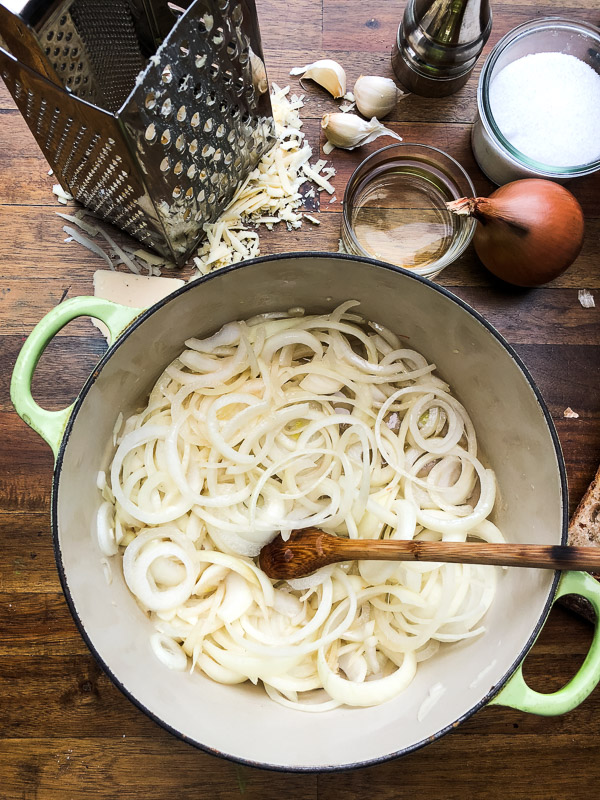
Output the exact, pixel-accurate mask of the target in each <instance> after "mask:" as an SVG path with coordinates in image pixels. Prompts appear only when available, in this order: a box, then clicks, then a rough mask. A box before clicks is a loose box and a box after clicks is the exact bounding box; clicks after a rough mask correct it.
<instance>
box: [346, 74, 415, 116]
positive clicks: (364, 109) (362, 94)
mask: <svg viewBox="0 0 600 800" xmlns="http://www.w3.org/2000/svg"><path fill="white" fill-rule="evenodd" d="M353 94H354V100H355V102H356V107H357V108H358V110H359V111H360V113H361V114H362V115H363V116H365V117H367V119H371V117H377V118H378V119H380V118H382V117H385V116H387V115H388V114H389V113H390V111H393V110H394V108H395V107H396V104H397V103H398V101H399V100H400V98H401V97H403V96H404V92H401V91H400V89H398V87H397V86H396V84H395V83H394V81H393V80H392V79H391V78H381V77H379V76H378V75H361V76H360V77H359V78H358V80H357V81H356V83H355V84H354V92H353Z"/></svg>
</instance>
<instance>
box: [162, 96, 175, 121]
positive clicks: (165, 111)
mask: <svg viewBox="0 0 600 800" xmlns="http://www.w3.org/2000/svg"><path fill="white" fill-rule="evenodd" d="M172 111H173V103H172V102H171V99H170V98H169V97H167V99H166V100H165V101H164V103H163V104H162V106H161V108H160V113H161V114H162V116H163V117H168V116H169V115H170V114H171V112H172Z"/></svg>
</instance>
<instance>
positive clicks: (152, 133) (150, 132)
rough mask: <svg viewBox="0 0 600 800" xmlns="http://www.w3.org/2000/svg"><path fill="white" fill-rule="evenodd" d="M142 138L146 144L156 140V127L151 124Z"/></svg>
mask: <svg viewBox="0 0 600 800" xmlns="http://www.w3.org/2000/svg"><path fill="white" fill-rule="evenodd" d="M144 138H145V139H146V141H147V142H153V141H154V140H155V139H156V125H155V124H154V123H153V122H151V123H150V125H148V127H147V128H146V131H145V133H144Z"/></svg>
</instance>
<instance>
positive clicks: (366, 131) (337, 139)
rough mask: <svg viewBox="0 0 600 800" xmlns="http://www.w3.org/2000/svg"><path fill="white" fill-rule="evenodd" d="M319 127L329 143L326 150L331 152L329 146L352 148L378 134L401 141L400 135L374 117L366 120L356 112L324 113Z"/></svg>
mask: <svg viewBox="0 0 600 800" xmlns="http://www.w3.org/2000/svg"><path fill="white" fill-rule="evenodd" d="M321 127H322V128H323V130H324V131H325V135H326V136H327V142H328V144H329V145H330V147H329V149H328V151H327V152H331V146H333V147H340V148H341V149H343V150H354V148H355V147H360V146H361V145H363V144H368V142H372V141H373V140H374V139H377V138H378V137H379V136H391V137H393V138H394V139H398V140H399V141H400V142H401V141H402V137H401V136H398V134H397V133H394V131H391V130H390V129H389V128H386V127H385V126H384V125H382V124H381V122H379V120H378V119H377V118H376V117H373V118H372V119H371V120H369V121H368V122H367V120H365V119H361V118H360V117H359V116H357V115H356V114H349V113H348V114H342V113H337V114H325V115H324V116H323V119H322V120H321Z"/></svg>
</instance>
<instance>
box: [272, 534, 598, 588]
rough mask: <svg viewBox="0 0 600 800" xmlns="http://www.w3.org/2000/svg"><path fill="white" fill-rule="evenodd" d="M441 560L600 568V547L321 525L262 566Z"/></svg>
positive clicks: (289, 568)
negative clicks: (353, 533)
mask: <svg viewBox="0 0 600 800" xmlns="http://www.w3.org/2000/svg"><path fill="white" fill-rule="evenodd" d="M355 559H361V560H363V561H364V560H368V561H442V562H452V563H457V564H495V565H497V566H500V567H538V568H540V569H580V570H587V571H588V572H591V571H594V572H597V571H600V548H597V547H571V546H569V545H566V546H564V545H552V544H488V542H423V541H413V540H410V541H405V540H399V539H386V540H380V539H344V538H341V537H338V536H332V535H331V534H329V533H325V532H324V531H321V530H319V529H318V528H306V529H305V530H299V531H292V534H291V536H290V538H289V539H288V540H287V542H284V541H283V539H282V538H281V536H280V535H279V536H276V537H275V539H273V541H272V542H271V543H270V544H268V545H265V547H263V549H262V550H261V551H260V555H259V557H258V561H259V564H260V568H261V569H262V570H263V572H265V573H266V574H267V575H268V576H269V578H275V579H287V578H301V577H302V576H304V575H310V574H311V572H314V571H315V570H317V569H319V568H320V567H324V566H326V565H327V564H335V563H337V562H339V561H354V560H355Z"/></svg>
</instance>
